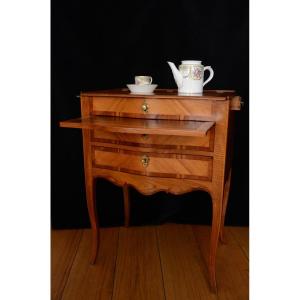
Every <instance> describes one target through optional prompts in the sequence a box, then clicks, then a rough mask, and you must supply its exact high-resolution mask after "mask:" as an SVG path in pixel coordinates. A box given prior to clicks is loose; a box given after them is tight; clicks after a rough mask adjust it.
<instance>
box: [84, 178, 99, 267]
mask: <svg viewBox="0 0 300 300" xmlns="http://www.w3.org/2000/svg"><path fill="white" fill-rule="evenodd" d="M95 185H96V179H95V178H90V180H87V182H86V200H87V207H88V212H89V217H90V223H91V227H92V251H91V257H90V263H91V264H94V263H95V261H96V258H97V253H98V247H99V228H98V227H99V226H98V214H97V206H96V193H95Z"/></svg>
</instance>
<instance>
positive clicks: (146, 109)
mask: <svg viewBox="0 0 300 300" xmlns="http://www.w3.org/2000/svg"><path fill="white" fill-rule="evenodd" d="M148 110H149V106H148V104H147V103H146V102H144V103H143V104H142V111H143V112H144V113H146V112H148Z"/></svg>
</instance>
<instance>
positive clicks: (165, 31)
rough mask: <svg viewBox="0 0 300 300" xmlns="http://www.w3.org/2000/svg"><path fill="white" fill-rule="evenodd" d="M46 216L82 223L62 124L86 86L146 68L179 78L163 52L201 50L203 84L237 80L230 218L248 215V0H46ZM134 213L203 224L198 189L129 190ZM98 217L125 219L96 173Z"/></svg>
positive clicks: (150, 219)
mask: <svg viewBox="0 0 300 300" xmlns="http://www.w3.org/2000/svg"><path fill="white" fill-rule="evenodd" d="M51 6H52V7H51V11H52V13H51V19H52V21H51V64H52V66H51V69H52V70H51V99H52V101H51V116H52V117H51V151H52V155H51V156H52V157H51V168H52V170H51V191H52V192H51V199H52V201H51V221H52V227H53V228H80V227H88V226H89V221H88V214H87V208H86V203H85V191H84V173H83V159H82V140H81V132H80V130H77V129H64V128H59V127H58V122H59V121H60V120H65V119H68V118H72V117H77V116H79V115H80V103H79V99H78V98H76V95H79V92H80V91H83V90H95V89H108V88H118V87H124V86H125V84H126V83H132V82H133V77H134V75H137V74H146V75H151V76H152V77H153V78H154V83H158V84H159V87H161V88H176V86H175V82H174V80H173V77H172V73H171V70H170V69H169V66H168V65H167V63H166V61H167V60H170V61H173V62H175V63H176V64H177V65H178V64H179V63H180V60H183V59H198V60H202V62H203V64H204V65H211V66H212V67H213V69H214V71H215V76H214V78H213V80H212V81H211V82H210V83H209V84H208V85H207V86H206V88H207V89H235V90H236V91H237V92H238V93H239V95H241V96H242V98H243V101H244V102H245V106H244V108H243V110H242V111H241V112H238V113H237V114H236V136H235V146H234V152H235V153H234V155H235V156H234V161H233V174H232V176H233V178H232V187H231V192H230V198H229V203H228V209H227V217H226V224H228V225H229V224H230V225H248V222H249V218H248V212H249V209H248V208H249V197H248V195H249V189H248V186H249V185H248V182H249V176H248V172H249V167H248V162H249V159H248V153H249V152H248V150H249V144H248V137H249V126H248V125H249V117H248V107H249V101H248V94H249V89H248V80H249V76H248V63H249V56H248V46H249V44H248V37H249V35H248V25H249V24H248V2H247V1H240V0H220V1H218V0H210V1H201V0H172V1H171V0H165V1H162V0H156V1H150V0H149V1H142V0H139V1H120V2H117V1H113V0H110V1H87V0H86V1H77V0H73V1H58V0H52V4H51ZM131 197H132V223H133V224H135V225H138V224H157V223H161V222H165V221H172V222H181V223H198V224H209V223H210V222H211V203H210V198H209V196H208V195H207V194H206V193H204V192H200V191H199V192H192V193H189V194H186V195H181V196H172V195H167V194H164V193H158V194H156V195H152V196H143V195H141V194H139V193H138V192H137V191H135V190H133V191H132V192H131ZM97 201H98V209H99V218H100V225H101V226H113V225H120V224H122V223H123V213H122V210H123V202H122V190H121V188H119V187H116V186H114V185H112V184H111V183H109V182H107V181H104V180H98V182H97Z"/></svg>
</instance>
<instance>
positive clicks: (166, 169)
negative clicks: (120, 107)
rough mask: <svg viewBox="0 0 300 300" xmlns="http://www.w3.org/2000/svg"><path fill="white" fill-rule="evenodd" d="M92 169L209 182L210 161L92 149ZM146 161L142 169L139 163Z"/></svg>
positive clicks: (195, 157) (206, 158) (108, 149)
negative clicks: (146, 159)
mask: <svg viewBox="0 0 300 300" xmlns="http://www.w3.org/2000/svg"><path fill="white" fill-rule="evenodd" d="M93 151H94V152H93V156H94V159H93V163H94V166H95V167H98V168H102V169H110V170H115V171H120V172H125V173H132V174H139V175H145V176H156V177H165V178H186V179H198V180H210V179H211V176H212V158H210V157H206V156H192V155H180V154H178V155H177V154H173V155H171V154H158V153H147V154H145V153H140V152H137V151H129V150H121V149H118V148H105V147H95V148H94V150H93ZM144 157H147V158H148V160H149V162H148V164H147V165H146V166H145V165H144V164H143V162H142V160H143V158H144Z"/></svg>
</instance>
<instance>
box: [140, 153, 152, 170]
mask: <svg viewBox="0 0 300 300" xmlns="http://www.w3.org/2000/svg"><path fill="white" fill-rule="evenodd" d="M141 162H142V164H143V166H144V167H145V168H147V167H148V165H149V162H150V157H149V156H148V155H143V157H142V160H141Z"/></svg>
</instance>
